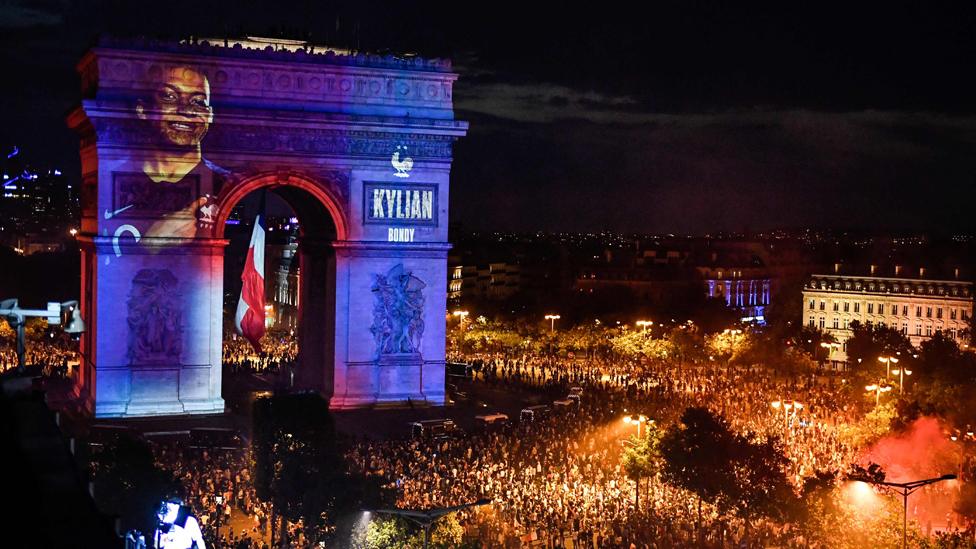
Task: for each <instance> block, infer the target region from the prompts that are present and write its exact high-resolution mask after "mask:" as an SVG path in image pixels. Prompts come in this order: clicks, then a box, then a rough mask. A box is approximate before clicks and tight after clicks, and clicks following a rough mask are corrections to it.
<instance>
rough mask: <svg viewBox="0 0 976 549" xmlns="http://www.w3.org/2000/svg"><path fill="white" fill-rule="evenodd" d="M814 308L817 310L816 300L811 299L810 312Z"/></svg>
mask: <svg viewBox="0 0 976 549" xmlns="http://www.w3.org/2000/svg"><path fill="white" fill-rule="evenodd" d="M816 308H817V300H816V299H811V300H810V310H811V311H812V310H814V309H816Z"/></svg>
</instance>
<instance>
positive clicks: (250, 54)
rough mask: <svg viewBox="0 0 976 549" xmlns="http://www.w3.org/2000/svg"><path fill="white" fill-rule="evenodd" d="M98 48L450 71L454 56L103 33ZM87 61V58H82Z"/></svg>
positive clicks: (410, 69)
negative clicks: (254, 45) (229, 44)
mask: <svg viewBox="0 0 976 549" xmlns="http://www.w3.org/2000/svg"><path fill="white" fill-rule="evenodd" d="M95 48H96V49H123V50H131V51H140V52H145V53H171V54H179V55H187V56H201V55H203V56H215V57H221V58H234V59H248V60H262V61H277V62H287V63H312V64H324V65H339V66H362V67H382V68H395V69H399V70H409V71H433V72H450V71H451V60H450V59H441V58H423V57H419V56H409V57H407V56H396V55H392V54H387V55H377V54H369V53H365V52H355V53H349V54H341V53H336V52H335V51H332V50H330V49H329V48H325V49H323V51H321V52H315V51H314V47H313V48H311V50H306V49H299V50H298V51H282V50H275V49H274V48H273V47H271V46H268V47H265V48H263V49H256V48H246V47H240V46H234V47H227V46H223V45H221V44H219V43H216V42H212V41H208V40H201V41H172V40H156V39H151V38H147V37H141V38H123V37H113V36H102V37H101V38H100V39H99V41H98V44H97V45H96V46H95ZM82 62H84V61H82Z"/></svg>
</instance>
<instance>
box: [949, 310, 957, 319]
mask: <svg viewBox="0 0 976 549" xmlns="http://www.w3.org/2000/svg"><path fill="white" fill-rule="evenodd" d="M955 319H956V310H955V309H949V320H955Z"/></svg>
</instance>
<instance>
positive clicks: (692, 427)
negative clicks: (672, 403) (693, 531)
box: [660, 408, 795, 531]
mask: <svg viewBox="0 0 976 549" xmlns="http://www.w3.org/2000/svg"><path fill="white" fill-rule="evenodd" d="M660 449H661V455H662V457H663V459H664V466H663V468H662V473H663V476H664V478H665V480H666V481H667V482H669V483H670V484H672V485H674V486H678V487H680V488H683V489H685V490H688V491H690V492H692V493H693V494H695V495H696V496H697V497H698V521H699V527H700V525H701V502H702V501H705V502H708V503H711V504H714V505H716V506H717V507H718V509H719V511H720V512H722V513H733V514H735V515H737V516H739V517H741V518H742V519H743V520H744V521H745V523H746V528H747V531H748V527H749V524H750V523H751V521H752V520H754V519H755V518H757V517H768V518H772V519H780V518H782V516H783V509H785V508H786V507H788V506H789V505H792V504H794V503H795V501H794V500H795V498H794V496H793V493H792V489H791V487H790V483H789V480H788V479H787V477H786V472H785V470H786V465H787V464H788V460H787V459H786V456H785V455H784V454H783V451H782V449H781V448H779V446H778V442H777V441H776V439H769V438H767V439H760V438H753V437H751V436H747V435H742V434H738V433H735V432H733V431H732V430H731V428H730V427H729V425H728V423H727V422H726V421H725V419H723V418H722V417H721V416H718V415H715V414H713V413H712V412H711V411H709V410H708V409H706V408H688V409H686V410H685V412H684V414H682V416H681V420H680V421H679V422H678V423H676V424H675V425H674V426H672V427H671V428H670V429H669V430H668V431H667V433H665V435H664V436H663V437H662V438H661V442H660Z"/></svg>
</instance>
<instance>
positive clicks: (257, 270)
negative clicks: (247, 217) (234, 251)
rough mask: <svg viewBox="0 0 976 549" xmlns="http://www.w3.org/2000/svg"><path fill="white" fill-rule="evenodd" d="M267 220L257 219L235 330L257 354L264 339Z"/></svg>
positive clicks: (235, 319) (244, 275) (245, 266)
mask: <svg viewBox="0 0 976 549" xmlns="http://www.w3.org/2000/svg"><path fill="white" fill-rule="evenodd" d="M262 223H264V220H263V219H261V214H258V215H257V217H255V219H254V231H253V232H251V244H250V246H249V247H248V249H247V260H246V261H245V262H244V272H242V273H241V281H242V282H243V283H244V284H243V285H242V286H241V299H240V301H238V302H237V314H236V315H235V316H234V326H235V327H236V328H237V333H239V334H241V335H242V336H244V338H245V339H247V340H248V341H250V342H251V345H252V346H253V347H254V350H255V351H257V352H258V353H260V352H261V343H260V341H261V337H262V336H263V335H264V226H263V225H262Z"/></svg>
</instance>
